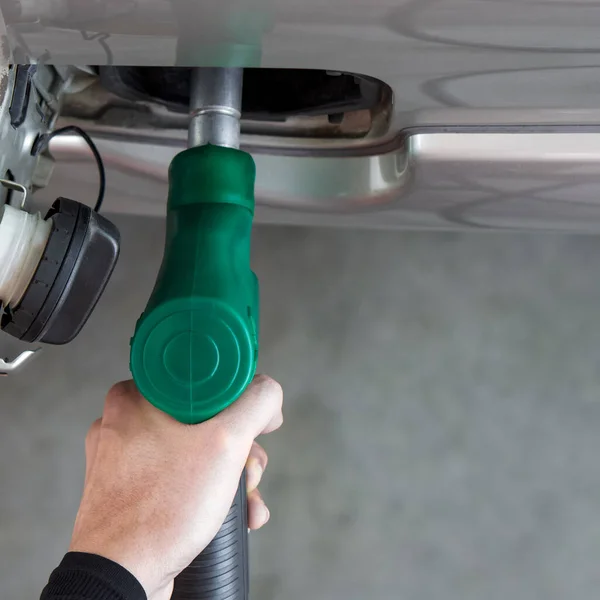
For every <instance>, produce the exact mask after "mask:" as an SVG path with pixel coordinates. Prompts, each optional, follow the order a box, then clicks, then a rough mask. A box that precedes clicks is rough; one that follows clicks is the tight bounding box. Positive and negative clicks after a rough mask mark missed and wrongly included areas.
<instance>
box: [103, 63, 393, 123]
mask: <svg viewBox="0 0 600 600" xmlns="http://www.w3.org/2000/svg"><path fill="white" fill-rule="evenodd" d="M190 72H191V69H189V68H184V67H113V66H103V67H99V74H100V79H101V82H102V84H103V86H104V87H105V88H106V89H108V90H109V91H111V92H112V93H114V94H116V95H118V96H120V97H121V98H125V99H127V100H134V101H136V100H146V101H148V100H150V101H153V102H157V103H159V104H162V105H163V106H165V107H167V108H168V109H169V110H171V111H174V112H179V113H186V112H187V111H188V106H189V95H190ZM386 89H387V86H386V85H385V84H384V83H383V82H381V81H379V80H378V79H374V78H372V77H367V76H364V75H355V74H353V73H340V72H329V71H323V70H318V69H246V70H245V72H244V93H243V99H242V112H243V116H244V118H245V119H253V120H268V121H278V120H284V119H286V118H288V117H291V116H296V115H305V116H321V115H327V116H328V119H329V122H330V123H338V122H340V121H341V119H342V118H343V115H344V113H346V112H349V111H355V110H365V109H367V110H369V109H375V108H376V107H377V106H378V105H379V104H380V103H381V100H382V95H383V94H384V93H385V91H386Z"/></svg>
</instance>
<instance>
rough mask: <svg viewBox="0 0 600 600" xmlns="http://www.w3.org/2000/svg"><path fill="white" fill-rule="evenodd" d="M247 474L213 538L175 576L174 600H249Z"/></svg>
mask: <svg viewBox="0 0 600 600" xmlns="http://www.w3.org/2000/svg"><path fill="white" fill-rule="evenodd" d="M248 588H249V582H248V504H247V501H246V473H245V472H244V474H243V475H242V478H241V480H240V485H239V486H238V491H237V494H236V495H235V499H234V501H233V505H232V506H231V509H230V510H229V513H228V515H227V518H226V519H225V522H224V523H223V525H222V526H221V529H220V530H219V533H217V535H216V537H215V538H214V539H213V541H212V542H211V543H210V544H209V545H208V546H207V547H206V548H205V550H204V551H203V552H202V554H200V555H199V556H198V557H197V558H196V559H195V560H194V561H193V562H192V564H191V565H190V566H189V567H188V568H187V569H185V570H184V571H183V572H182V573H181V574H180V575H179V577H177V578H176V579H175V589H174V591H173V595H172V596H171V600H248Z"/></svg>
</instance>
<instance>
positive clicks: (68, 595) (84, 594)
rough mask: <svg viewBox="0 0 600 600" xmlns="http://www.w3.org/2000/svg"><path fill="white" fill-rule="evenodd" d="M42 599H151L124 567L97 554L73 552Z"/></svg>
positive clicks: (47, 587)
mask: <svg viewBox="0 0 600 600" xmlns="http://www.w3.org/2000/svg"><path fill="white" fill-rule="evenodd" d="M40 600H147V598H146V592H145V591H144V588H143V587H142V585H141V584H140V582H139V581H138V580H137V579H136V578H135V577H134V576H133V575H132V574H131V573H130V572H129V571H128V570H127V569H125V568H124V567H122V566H121V565H119V564H117V563H116V562H113V561H112V560H109V559H108V558H103V557H102V556H97V555H96V554H86V553H84V552H69V553H67V554H65V557H64V558H63V559H62V562H61V563H60V565H59V566H58V567H57V568H56V569H54V571H53V572H52V575H50V579H49V581H48V585H47V586H46V587H45V588H44V591H43V592H42V596H41V598H40Z"/></svg>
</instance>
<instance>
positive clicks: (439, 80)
mask: <svg viewBox="0 0 600 600" xmlns="http://www.w3.org/2000/svg"><path fill="white" fill-rule="evenodd" d="M15 5H18V6H15ZM175 5H176V6H175ZM0 7H1V8H2V12H3V14H4V16H5V22H6V23H5V24H4V25H3V26H4V35H5V38H4V39H5V42H6V43H5V44H4V46H3V48H4V53H5V56H4V59H5V62H10V61H14V62H23V61H38V62H41V63H47V64H60V65H74V64H75V65H105V64H117V65H162V66H173V65H194V66H202V65H215V64H220V62H219V61H220V59H219V58H218V57H217V58H215V57H216V56H218V53H217V54H215V52H214V51H213V50H214V49H215V48H219V47H223V46H227V45H230V46H231V45H233V46H235V47H236V48H241V49H242V54H241V55H240V56H242V58H238V62H239V61H241V64H242V65H243V66H248V67H261V68H303V69H326V70H328V71H331V72H349V73H357V74H362V75H367V76H369V77H374V78H377V79H379V80H381V81H382V82H384V83H385V84H387V85H388V86H389V87H390V88H391V91H392V92H393V102H392V101H390V104H389V107H387V109H385V110H382V112H381V114H380V115H378V116H377V118H379V119H380V124H379V125H380V126H378V127H375V126H373V127H371V129H370V130H369V132H368V133H367V134H366V135H363V136H361V137H358V138H351V137H350V138H348V137H343V136H342V137H336V136H331V137H327V136H324V137H323V136H321V137H315V138H311V137H310V135H308V136H297V135H295V134H294V131H295V130H294V129H293V124H292V125H291V130H290V131H287V132H285V135H282V131H281V130H278V129H277V128H274V129H273V130H269V128H268V127H267V128H263V129H262V130H261V129H260V128H259V129H256V128H253V127H252V126H251V125H252V124H246V126H245V127H244V135H243V146H244V147H245V148H247V149H248V150H250V151H251V152H252V153H253V155H254V157H255V159H256V162H257V167H258V180H257V202H258V211H257V218H258V220H259V221H262V222H270V223H296V224H316V225H344V226H354V227H357V226H358V227H369V228H413V229H415V228H416V229H448V228H465V227H467V228H469V227H470V228H478V229H513V230H514V229H519V230H520V229H526V230H533V229H546V230H561V231H582V232H587V231H598V230H600V83H599V82H600V66H598V58H599V57H600V35H599V34H598V31H599V30H600V8H599V6H598V3H597V2H596V1H593V0H589V1H587V0H301V1H298V0H246V1H243V0H237V1H233V0H220V1H216V0H185V2H183V0H179V1H178V2H175V1H174V0H172V1H168V0H102V1H99V0H21V1H20V2H19V1H18V0H0ZM186 11H189V14H188V15H186ZM16 12H18V16H17V17H15V16H14V15H15V13H16ZM182 14H183V15H184V18H183V20H182ZM186 16H187V17H188V18H187V25H186V26H185V27H182V25H181V24H182V23H185V22H186V18H185V17H186ZM184 38H186V39H184ZM182 46H185V47H186V48H187V49H188V50H187V53H182V52H181V48H182ZM190 49H191V50H190ZM244 56H245V57H246V58H244ZM83 72H85V71H83ZM84 125H86V124H85V123H84ZM87 126H88V128H89V129H91V130H92V132H93V133H94V134H95V139H96V140H97V143H98V146H99V149H100V151H101V152H102V154H103V156H104V159H105V161H106V163H107V166H108V184H109V185H108V199H107V210H112V211H122V212H128V213H135V214H145V215H161V214H164V208H165V198H166V177H167V168H168V164H169V162H170V160H171V159H172V157H173V156H174V155H175V154H176V153H177V152H178V151H179V150H180V149H181V148H182V147H183V145H184V143H185V131H184V127H180V128H178V127H172V128H163V129H161V130H160V131H159V130H155V129H152V128H144V127H134V128H131V127H128V126H127V121H126V120H125V121H124V122H123V123H122V124H120V125H118V124H117V125H113V126H111V127H106V126H99V125H98V124H97V123H94V122H89V123H87ZM52 153H53V155H54V156H55V158H56V160H57V166H56V169H55V174H54V177H53V178H52V179H51V183H50V185H49V186H48V187H47V188H46V189H45V190H43V191H42V192H41V193H42V194H44V195H48V197H53V196H56V195H57V194H58V195H60V194H63V195H64V194H67V195H68V194H69V193H71V195H73V193H76V194H77V195H78V196H79V197H82V196H83V197H88V198H93V197H94V195H95V190H96V185H97V184H96V172H95V166H94V163H93V162H92V161H91V159H90V157H89V154H88V152H87V149H86V147H85V146H84V145H83V144H82V143H81V141H80V140H78V139H77V138H73V137H68V136H67V137H64V138H57V139H55V140H54V143H53V146H52ZM74 189H75V190H76V191H75V192H73V191H72V190H74Z"/></svg>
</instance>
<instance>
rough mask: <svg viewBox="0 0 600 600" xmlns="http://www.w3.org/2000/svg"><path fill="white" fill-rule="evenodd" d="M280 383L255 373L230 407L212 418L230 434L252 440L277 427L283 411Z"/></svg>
mask: <svg viewBox="0 0 600 600" xmlns="http://www.w3.org/2000/svg"><path fill="white" fill-rule="evenodd" d="M282 403H283V391H282V389H281V386H280V385H279V384H278V383H277V382H276V381H275V380H274V379H271V378H270V377H267V376H266V375H257V376H256V377H255V378H254V379H253V380H252V383H251V384H250V385H249V386H248V387H247V388H246V391H245V392H244V393H243V394H242V395H241V396H240V398H239V399H238V400H236V401H235V402H234V403H233V404H232V405H231V406H229V407H228V408H226V409H225V410H224V411H223V412H221V413H220V414H219V415H217V416H216V417H215V420H216V421H217V422H220V423H221V424H223V425H224V426H225V427H227V428H228V429H229V430H230V431H231V432H232V433H233V434H234V435H236V436H240V437H242V438H244V439H245V440H246V441H248V442H249V443H252V442H253V441H254V439H255V438H257V437H258V436H259V435H260V434H262V433H270V432H271V431H275V430H276V429H279V427H281V424H282V423H283V413H282V410H281V407H282Z"/></svg>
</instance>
